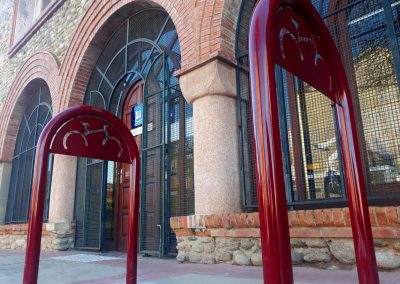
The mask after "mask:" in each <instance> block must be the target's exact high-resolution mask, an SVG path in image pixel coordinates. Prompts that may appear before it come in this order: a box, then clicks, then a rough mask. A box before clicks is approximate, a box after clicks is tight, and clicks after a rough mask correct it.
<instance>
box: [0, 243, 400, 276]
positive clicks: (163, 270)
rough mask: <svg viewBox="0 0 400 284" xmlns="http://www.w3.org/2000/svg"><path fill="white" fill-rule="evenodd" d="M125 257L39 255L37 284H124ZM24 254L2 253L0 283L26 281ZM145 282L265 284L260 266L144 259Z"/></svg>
mask: <svg viewBox="0 0 400 284" xmlns="http://www.w3.org/2000/svg"><path fill="white" fill-rule="evenodd" d="M125 258H126V255H125V254H121V253H103V254H101V253H89V252H83V251H66V252H44V253H42V254H41V260H40V270H39V282H38V283H41V284H42V283H43V284H58V283H60V284H61V283H65V284H66V283H68V284H72V283H73V284H84V283H93V284H110V283H121V284H122V283H125V261H126V259H125ZM24 259H25V255H24V251H15V250H0V283H2V284H3V283H4V284H5V283H7V284H8V283H12V284H14V283H15V284H17V283H22V272H23V266H24ZM379 276H380V280H381V283H382V284H397V283H400V280H399V279H400V272H380V273H379ZM294 279H295V283H296V284H313V283H315V284H317V283H318V284H323V283H327V284H329V283H340V284H347V283H358V282H357V274H356V271H355V270H350V271H349V270H322V269H315V268H308V267H295V268H294ZM138 283H141V284H228V283H229V284H239V283H240V284H247V283H248V284H262V283H263V282H262V271H261V268H260V267H251V266H248V267H241V266H234V265H228V264H215V265H206V264H179V263H177V262H176V261H175V259H159V258H150V257H146V258H144V257H140V258H139V267H138Z"/></svg>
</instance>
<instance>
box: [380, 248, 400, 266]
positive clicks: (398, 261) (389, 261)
mask: <svg viewBox="0 0 400 284" xmlns="http://www.w3.org/2000/svg"><path fill="white" fill-rule="evenodd" d="M375 255H376V262H377V265H378V268H382V269H389V270H393V269H397V268H400V256H397V255H394V254H391V253H387V252H377V253H376V254H375Z"/></svg>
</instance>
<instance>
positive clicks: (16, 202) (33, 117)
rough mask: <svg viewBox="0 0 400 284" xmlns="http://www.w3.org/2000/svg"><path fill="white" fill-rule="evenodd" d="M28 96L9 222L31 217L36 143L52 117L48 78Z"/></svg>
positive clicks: (18, 143)
mask: <svg viewBox="0 0 400 284" xmlns="http://www.w3.org/2000/svg"><path fill="white" fill-rule="evenodd" d="M27 92H28V91H27ZM27 97H28V98H27V100H26V108H25V111H24V115H23V117H22V121H21V124H20V126H19V130H18V135H17V141H16V145H15V150H14V157H13V161H12V174H11V181H10V190H9V193H8V203H7V212H6V223H7V224H10V223H25V222H27V221H28V217H29V205H30V194H31V189H32V179H33V170H34V164H35V152H36V145H37V142H38V139H39V136H40V134H41V133H42V131H43V128H44V126H45V125H46V124H47V123H48V122H49V120H50V119H51V117H52V109H51V98H50V92H49V89H48V87H47V85H46V84H45V83H44V82H39V83H37V85H35V87H32V88H30V90H29V94H27ZM51 161H52V159H50V165H49V174H48V177H49V179H48V182H47V189H46V190H47V191H46V202H45V210H44V215H45V216H44V217H45V219H47V216H48V205H49V197H50V177H51V169H52V165H51Z"/></svg>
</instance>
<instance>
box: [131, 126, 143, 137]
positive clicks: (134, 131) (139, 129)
mask: <svg viewBox="0 0 400 284" xmlns="http://www.w3.org/2000/svg"><path fill="white" fill-rule="evenodd" d="M142 132H143V127H142V126H140V127H136V128H134V129H131V133H132V135H133V136H138V135H140V134H142Z"/></svg>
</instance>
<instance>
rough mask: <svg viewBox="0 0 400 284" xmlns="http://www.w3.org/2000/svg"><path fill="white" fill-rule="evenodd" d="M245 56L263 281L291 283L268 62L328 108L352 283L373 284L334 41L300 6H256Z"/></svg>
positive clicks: (299, 0) (271, 2) (304, 2)
mask: <svg viewBox="0 0 400 284" xmlns="http://www.w3.org/2000/svg"><path fill="white" fill-rule="evenodd" d="M249 57H250V77H251V97H252V109H253V122H254V125H253V127H254V144H255V149H256V165H257V166H256V168H257V170H256V175H257V190H258V204H259V213H260V225H261V226H260V227H261V242H262V256H263V272H264V283H271V284H281V283H293V272H292V264H291V253H290V239H289V226H288V215H287V205H286V197H285V184H284V175H283V164H282V151H281V145H280V133H279V117H278V105H277V95H276V83H275V69H274V68H275V64H277V65H279V66H281V67H283V68H285V69H286V70H288V71H289V72H291V73H292V74H294V75H296V76H298V77H299V78H300V79H302V80H304V81H305V82H307V83H308V84H309V85H311V86H312V87H314V88H315V89H317V90H318V91H320V92H321V93H323V94H324V95H325V96H327V97H328V98H330V99H331V100H332V101H333V102H335V104H336V105H335V108H336V115H337V121H338V130H339V136H340V146H341V153H342V158H343V170H344V179H345V185H346V189H347V196H348V199H349V209H350V217H351V224H352V232H353V240H354V247H355V255H356V260H357V271H358V279H359V282H360V283H367V284H375V283H379V278H378V270H377V266H376V259H375V252H374V245H373V240H372V231H371V224H370V220H369V213H368V204H367V198H366V189H365V183H364V177H363V172H362V167H361V159H360V151H359V148H358V139H357V133H356V124H355V121H354V113H353V106H352V101H351V94H350V89H349V85H348V82H347V78H346V74H345V71H344V68H343V65H342V63H341V58H340V55H339V53H338V51H337V49H336V46H335V43H334V41H333V39H332V38H331V35H330V33H329V31H328V29H327V27H326V26H325V24H324V22H323V20H322V19H321V17H320V16H319V14H318V12H317V11H316V10H315V9H314V7H313V6H312V4H311V2H310V1H308V0H260V1H259V2H258V4H257V6H256V8H255V10H254V13H253V16H252V21H251V27H250V34H249Z"/></svg>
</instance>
